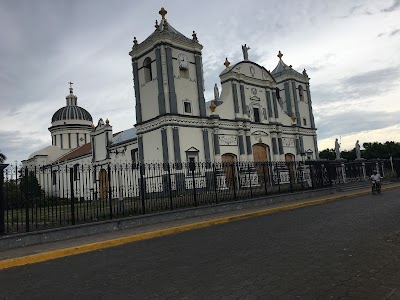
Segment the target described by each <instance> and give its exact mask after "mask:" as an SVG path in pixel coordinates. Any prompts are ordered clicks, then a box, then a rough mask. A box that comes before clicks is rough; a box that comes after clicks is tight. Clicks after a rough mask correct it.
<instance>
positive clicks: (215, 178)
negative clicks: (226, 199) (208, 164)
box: [213, 163, 218, 204]
mask: <svg viewBox="0 0 400 300" xmlns="http://www.w3.org/2000/svg"><path fill="white" fill-rule="evenodd" d="M213 174H214V193H215V203H216V204H218V192H217V184H218V181H217V171H216V169H215V163H213Z"/></svg>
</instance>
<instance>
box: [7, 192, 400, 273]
mask: <svg viewBox="0 0 400 300" xmlns="http://www.w3.org/2000/svg"><path fill="white" fill-rule="evenodd" d="M396 188H400V186H393V187H386V188H382V190H383V191H387V190H392V189H396ZM369 193H370V191H363V192H358V193H353V194H348V195H342V196H334V197H328V198H324V199H320V200H312V201H306V202H301V203H296V204H289V205H284V206H279V207H274V208H267V209H263V210H259V211H255V212H250V213H245V214H239V215H235V216H231V217H224V218H219V219H214V220H208V221H203V222H197V223H193V224H187V225H182V226H177V227H171V228H167V229H161V230H156V231H152V232H147V233H141V234H137V235H132V236H127V237H122V238H116V239H111V240H107V241H101V242H96V243H91V244H86V245H81V246H76V247H70V248H65V249H59V250H54V251H49V252H44V253H39V254H33V255H28V256H22V257H16V258H11V259H6V260H2V261H0V270H3V269H8V268H12V267H18V266H24V265H28V264H33V263H38V262H42V261H47V260H53V259H57V258H61V257H66V256H71V255H77V254H81V253H86V252H90V251H95V250H100V249H105V248H110V247H115V246H119V245H123V244H128V243H132V242H137V241H142V240H148V239H152V238H155V237H161V236H165V235H170V234H176V233H180V232H185V231H189V230H194V229H199V228H204V227H208V226H212V225H217V224H223V223H228V222H232V221H237V220H242V219H247V218H251V217H257V216H262V215H268V214H273V213H276V212H280V211H286V210H293V209H298V208H302V207H307V206H313V205H318V204H323V203H327V202H332V201H336V200H343V199H347V198H352V197H357V196H362V195H366V194H369Z"/></svg>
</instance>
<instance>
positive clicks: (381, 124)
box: [315, 110, 400, 139]
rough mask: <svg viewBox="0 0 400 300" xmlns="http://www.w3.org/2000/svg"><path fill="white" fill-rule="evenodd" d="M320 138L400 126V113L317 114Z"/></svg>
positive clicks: (343, 112) (338, 112)
mask: <svg viewBox="0 0 400 300" xmlns="http://www.w3.org/2000/svg"><path fill="white" fill-rule="evenodd" d="M315 114H316V116H317V119H316V123H317V127H318V138H320V139H323V138H328V137H331V136H334V135H336V136H338V135H348V134H351V133H355V132H359V131H363V130H374V129H381V128H385V127H389V126H392V125H396V124H399V114H400V111H394V112H382V111H376V112H367V111H345V110H341V111H337V112H336V113H335V114H332V115H328V116H327V115H326V114H323V113H322V112H318V111H317V112H316V113H315Z"/></svg>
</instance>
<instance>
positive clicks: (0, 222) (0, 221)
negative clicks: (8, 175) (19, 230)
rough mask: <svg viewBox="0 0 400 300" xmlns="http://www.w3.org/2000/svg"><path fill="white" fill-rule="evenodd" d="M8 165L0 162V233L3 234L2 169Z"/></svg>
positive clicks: (4, 228) (4, 229)
mask: <svg viewBox="0 0 400 300" xmlns="http://www.w3.org/2000/svg"><path fill="white" fill-rule="evenodd" d="M7 166H8V164H0V234H4V233H5V232H6V226H5V219H4V215H5V207H6V206H5V202H6V201H5V198H4V169H5V168H6V167H7Z"/></svg>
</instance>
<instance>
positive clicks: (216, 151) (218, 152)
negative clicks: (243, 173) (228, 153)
mask: <svg viewBox="0 0 400 300" xmlns="http://www.w3.org/2000/svg"><path fill="white" fill-rule="evenodd" d="M213 140H214V155H215V161H220V160H221V149H220V147H219V140H218V129H217V128H215V129H214V132H213Z"/></svg>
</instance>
